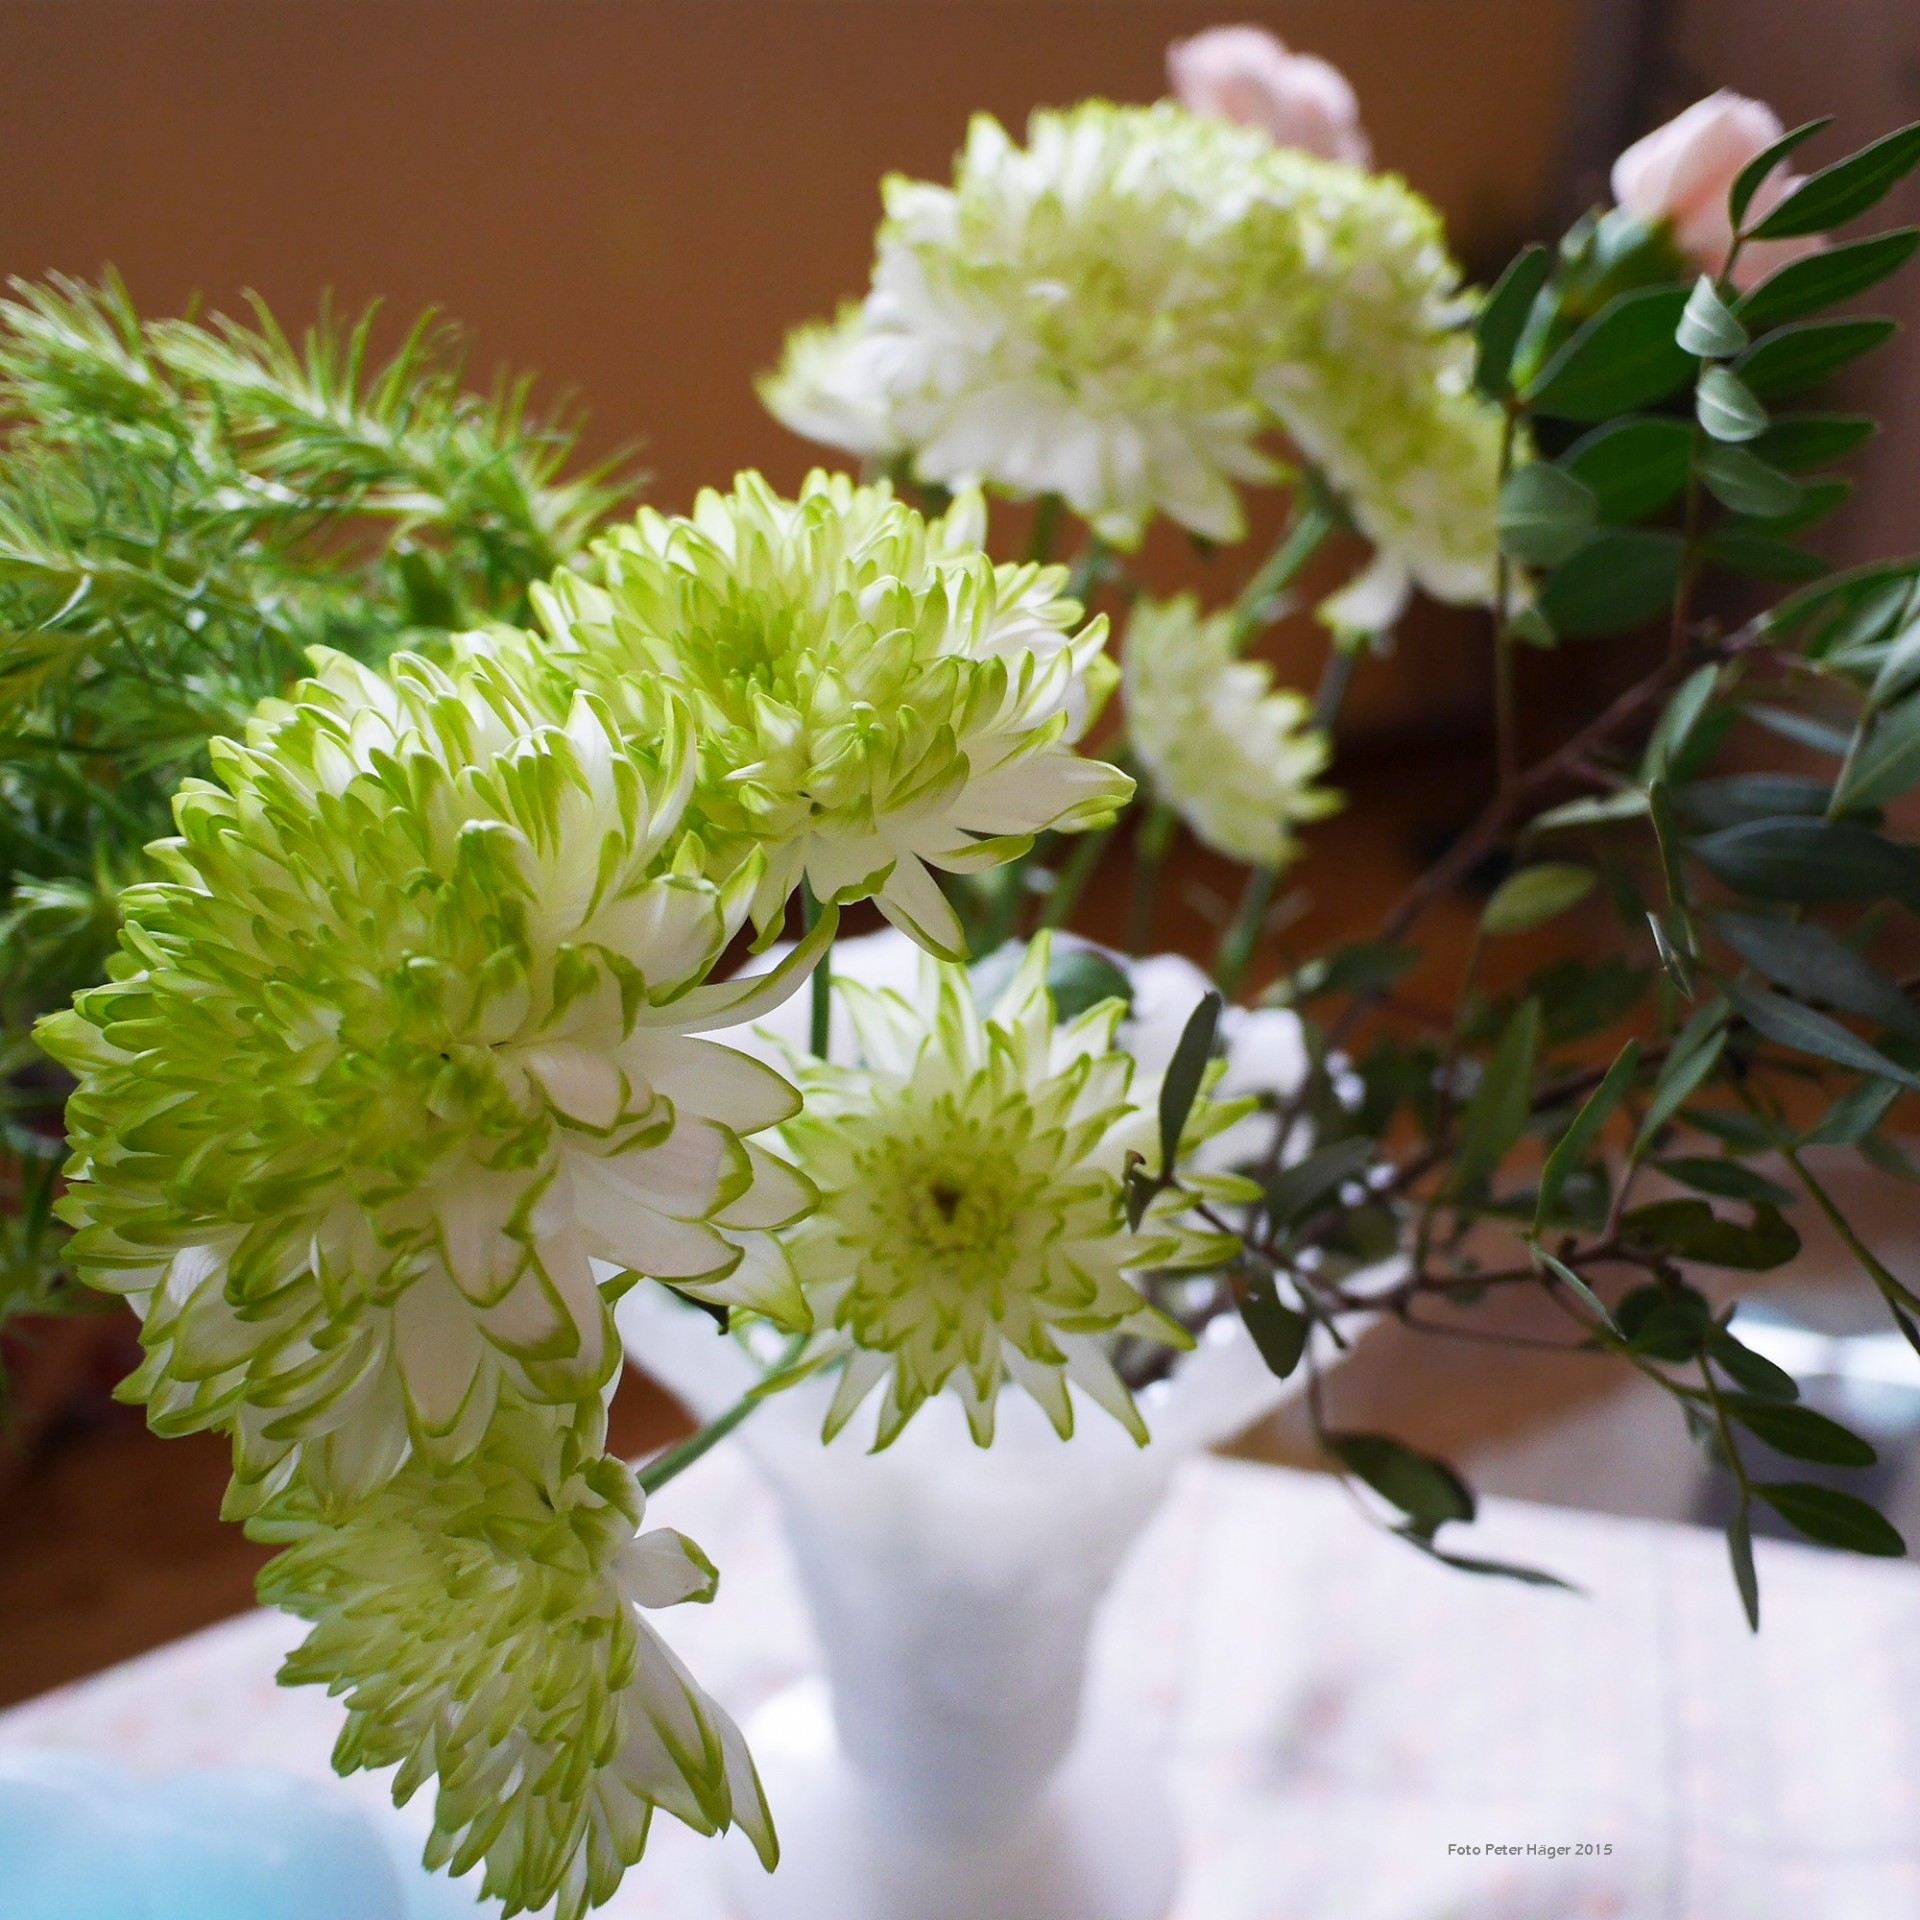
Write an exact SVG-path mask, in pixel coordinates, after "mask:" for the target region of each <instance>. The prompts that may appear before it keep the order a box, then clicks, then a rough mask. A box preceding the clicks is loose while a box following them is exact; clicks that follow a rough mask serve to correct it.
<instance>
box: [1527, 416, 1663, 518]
mask: <svg viewBox="0 0 1920 1920" xmlns="http://www.w3.org/2000/svg"><path fill="white" fill-rule="evenodd" d="M1692 462H1693V429H1692V428H1691V427H1690V426H1689V425H1688V424H1687V423H1686V421H1684V420H1674V419H1671V418H1669V417H1668V416H1666V415H1664V414H1642V415H1640V416H1639V417H1638V418H1635V419H1630V420H1609V421H1607V422H1605V423H1604V424H1603V425H1601V426H1597V427H1595V428H1594V429H1593V431H1592V432H1591V433H1587V434H1583V435H1582V436H1581V437H1580V438H1579V439H1578V440H1576V441H1575V442H1574V443H1573V445H1572V446H1570V447H1569V448H1568V449H1567V450H1566V452H1565V453H1563V454H1562V455H1561V456H1560V465H1561V466H1563V467H1564V468H1566V470H1567V471H1568V472H1569V473H1571V474H1572V475H1574V477H1575V478H1576V479H1579V480H1582V481H1584V482H1585V483H1586V485H1587V486H1589V487H1590V488H1592V490H1593V494H1594V497H1595V499H1596V500H1598V502H1599V504H1600V517H1601V518H1602V519H1603V520H1608V521H1613V522H1616V523H1617V522H1621V521H1627V520H1639V519H1642V518H1644V517H1645V516H1646V515H1647V514H1649V513H1652V512H1654V511H1655V510H1656V509H1658V508H1660V507H1664V506H1665V505H1666V504H1667V502H1668V501H1669V500H1671V499H1673V498H1674V497H1675V496H1676V495H1677V494H1678V493H1679V492H1680V491H1681V489H1682V488H1684V487H1685V486H1686V484H1687V474H1688V472H1689V470H1690V469H1691V466H1692Z"/></svg>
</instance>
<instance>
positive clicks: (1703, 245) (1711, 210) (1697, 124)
mask: <svg viewBox="0 0 1920 1920" xmlns="http://www.w3.org/2000/svg"><path fill="white" fill-rule="evenodd" d="M1782 131H1783V129H1782V127H1781V125H1780V116H1779V115H1778V114H1777V113H1775V112H1774V110H1773V109H1772V108H1771V107H1769V106H1767V105H1765V104H1764V103H1763V102H1761V101H1759V100H1749V99H1747V98H1746V97H1745V96H1744V95H1742V94H1738V93H1728V92H1726V91H1725V90H1724V89H1723V90H1722V91H1721V92H1719V93H1713V94H1709V95H1708V96H1707V98H1706V99H1704V100H1696V101H1695V102H1694V104H1693V105H1692V106H1690V107H1689V108H1688V109H1687V110H1686V112H1685V113H1682V114H1679V115H1677V116H1676V117H1675V118H1674V119H1672V120H1669V121H1668V122H1667V124H1666V125H1665V126H1664V127H1655V128H1654V130H1653V131H1652V132H1651V133H1650V134H1648V135H1647V136H1646V137H1645V138H1644V139H1642V140H1636V141H1635V142H1634V143H1633V145H1632V146H1630V147H1629V148H1628V149H1627V150H1626V152H1625V153H1623V154H1622V155H1621V156H1620V157H1619V159H1617V160H1616V161H1615V162H1614V163H1613V197H1614V199H1615V200H1617V201H1618V202H1619V203H1620V205H1621V206H1622V207H1624V208H1625V209H1626V210H1627V212H1629V213H1630V214H1633V215H1634V216H1635V217H1636V218H1637V219H1640V220H1644V221H1645V222H1646V223H1647V224H1648V225H1649V226H1655V225H1658V224H1659V223H1660V222H1662V221H1666V222H1669V223H1670V224H1671V225H1672V228H1673V239H1674V244H1675V245H1676V246H1677V247H1678V248H1679V249H1680V251H1681V252H1682V253H1683V254H1684V255H1685V256H1686V257H1687V259H1688V260H1690V261H1691V262H1692V263H1693V264H1694V265H1695V266H1696V267H1698V268H1699V269H1700V271H1701V272H1702V273H1719V272H1721V271H1722V270H1723V269H1724V268H1725V266H1726V264H1727V255H1728V253H1730V252H1731V251H1732V248H1733V223H1732V221H1731V219H1730V218H1729V216H1728V212H1727V195H1728V193H1729V192H1731V190H1732V188H1733V183H1734V181H1735V180H1737V179H1738V178H1739V177H1740V170H1741V169H1742V168H1743V167H1744V166H1745V165H1746V164H1747V162H1748V161H1749V160H1752V159H1755V158H1757V157H1758V156H1759V155H1760V154H1762V153H1764V152H1765V151H1766V150H1767V148H1769V147H1770V146H1772V145H1773V143H1774V142H1775V141H1776V140H1778V139H1779V138H1780V135H1781V133H1782ZM1800 180H1801V176H1800V175H1799V174H1797V173H1789V172H1787V171H1786V170H1785V168H1783V167H1776V168H1775V169H1774V171H1773V172H1772V173H1771V174H1769V175H1768V176H1767V178H1766V179H1765V180H1764V181H1763V182H1762V183H1761V186H1760V190H1759V192H1758V193H1756V194H1755V195H1754V196H1753V204H1752V205H1751V206H1750V207H1749V208H1748V210H1747V218H1746V223H1747V224H1748V225H1749V226H1750V225H1752V224H1753V223H1754V222H1755V221H1757V220H1758V219H1759V218H1760V217H1761V216H1762V215H1763V214H1766V213H1768V212H1770V211H1771V210H1772V209H1773V208H1775V207H1777V206H1778V205H1779V204H1780V202H1781V201H1782V200H1784V199H1785V198H1786V197H1787V195H1788V194H1790V193H1791V192H1792V191H1793V190H1794V188H1795V187H1797V186H1798V185H1799V184H1800ZM1823 245H1825V242H1824V241H1822V240H1821V239H1820V238H1819V236H1818V235H1815V234H1808V235H1806V236H1804V237H1802V238H1799V239H1794V240H1749V241H1748V242H1747V244H1746V245H1745V246H1744V247H1742V248H1741V249H1740V257H1739V259H1738V260H1736V261H1735V262H1734V267H1733V280H1734V284H1735V286H1737V287H1740V288H1743V289H1744V288H1747V287H1752V286H1756V285H1758V284H1759V282H1760V281H1762V280H1764V279H1765V278H1766V277H1767V275H1768V274H1770V273H1771V272H1772V271H1773V270H1774V268H1776V267H1780V266H1784V265H1785V264H1786V263H1787V262H1788V261H1789V260H1798V259H1801V258H1802V257H1803V256H1805V255H1807V254H1809V253H1818V252H1819V250H1820V248H1821V247H1822V246H1823Z"/></svg>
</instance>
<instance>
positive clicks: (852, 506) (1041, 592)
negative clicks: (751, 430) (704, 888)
mask: <svg viewBox="0 0 1920 1920" xmlns="http://www.w3.org/2000/svg"><path fill="white" fill-rule="evenodd" d="M984 535H985V510H984V507H983V506H982V503H981V501H980V499H979V496H978V495H969V496H966V497H963V498H962V499H961V500H959V501H958V502H956V503H955V505H954V507H953V508H952V510H951V511H950V512H949V513H947V514H946V515H945V516H944V517H942V518H939V519H934V520H928V519H925V518H923V517H922V516H921V515H920V514H918V513H916V512H914V510H913V509H912V508H911V507H908V506H906V505H905V504H903V503H902V502H901V501H898V500H896V499H895V498H894V497H893V494H892V490H891V489H890V488H888V487H886V486H884V485H883V486H877V487H857V486H855V485H854V484H853V483H852V482H851V481H849V480H847V479H846V478H845V477H844V476H839V475H835V476H828V475H825V474H820V473H815V474H812V475H810V476H809V477H808V480H807V482H806V484H805V486H804V487H803V488H802V489H801V493H800V497H799V499H798V500H783V499H781V498H780V497H779V496H778V495H776V494H775V493H774V492H773V491H772V489H771V488H769V487H768V486H767V484H766V482H765V481H763V480H762V479H761V478H760V477H759V476H758V475H757V474H745V475H743V476H742V477H741V478H740V480H739V481H738V482H737V484H736V486H735V488H734V491H733V492H732V493H730V494H726V495H721V494H717V493H711V492H709V493H703V494H702V495H701V496H700V498H699V501H698V503H697V504H696V506H695V508H694V513H693V517H692V518H691V519H668V518H666V517H664V516H662V515H660V514H657V513H653V512H650V511H643V512H642V513H641V514H640V515H639V517H638V518H637V519H636V520H635V521H634V522H633V524H632V525H631V526H624V527H620V528H616V529H615V530H614V531H613V532H612V533H611V534H609V535H608V536H607V537H606V538H605V539H604V540H602V541H601V542H599V543H598V545H597V546H596V547H595V548H594V550H593V552H594V559H595V562H596V564H597V567H598V570H599V576H600V577H599V582H598V583H597V584H596V583H594V582H590V581H588V580H583V579H581V578H579V577H578V576H576V575H572V574H562V575H560V576H559V577H558V578H557V579H556V580H555V581H554V583H553V585H552V587H551V589H550V590H548V591H547V592H546V593H545V595H544V596H543V598H542V601H541V613H542V618H543V620H544V621H545V624H546V626H547V629H548V633H549V635H550V638H551V645H550V647H548V648H545V649H542V650H540V652H539V653H538V654H537V655H534V654H529V655H528V656H527V657H528V658H529V660H533V661H536V662H538V663H540V665H541V667H542V670H546V669H548V668H550V670H552V671H554V672H557V673H560V674H563V675H565V676H567V677H568V678H569V679H570V680H571V681H573V682H575V683H577V684H579V685H582V686H586V687H590V688H592V689H594V690H595V691H597V692H599V693H602V694H603V695H604V697H605V698H606V700H607V702H608V703H609V705H610V707H611V708H613V710H615V711H616V712H618V713H620V714H621V715H622V717H623V719H627V720H630V721H631V723H632V724H634V725H635V726H637V727H638V728H639V729H640V730H641V732H642V733H643V734H645V733H648V732H651V731H656V730H657V729H658V728H659V726H661V725H663V724H665V716H666V715H667V714H669V713H671V712H672V711H673V710H674V709H675V708H676V707H677V706H678V705H679V704H680V703H681V702H684V703H685V705H686V706H687V707H688V708H689V709H690V710H691V712H692V714H693V716H694V720H695V723H696V726H697V729H698V738H699V777H698V781H697V784H696V786H695V788H694V790H693V795H692V808H691V812H690V818H691V819H693V820H694V821H696V822H697V831H698V833H699V834H700V835H701V836H702V837H703V838H704V840H705V842H706V843H707V845H708V846H709V847H710V849H711V850H712V852H713V855H714V857H715V858H716V859H731V858H751V860H752V861H754V862H757V863H758V864H755V865H754V866H753V868H752V875H751V878H750V880H741V879H736V881H735V882H733V883H731V884H736V885H744V886H746V888H747V891H748V892H750V894H751V897H752V912H753V918H754V922H755V924H756V925H757V926H758V927H759V928H760V930H761V932H762V934H763V936H765V937H768V938H771V937H772V935H773V934H774V933H775V932H776V931H777V930H778V927H779V924H780V920H781V916H782V911H783V909H784V908H785V906H786V903H787V901H788V899H789V898H790V897H791V895H792V894H793V892H794V891H795V889H796V888H798V887H799V885H800V883H801V881H802V879H804V880H805V881H806V882H807V884H808V885H809V886H810V887H811V889H812V891H813V893H814V895H815V897H816V898H818V899H820V900H824V901H829V902H835V903H841V904H844V903H847V902H851V901H855V900H863V899H867V898H869V897H870V898H872V899H873V900H874V901H875V903H876V904H877V905H878V906H879V908H880V910H881V912H882V913H884V914H885V915H886V916H887V918H888V919H889V920H890V921H892V923H893V924H894V925H895V926H897V927H900V928H901V929H903V930H904V931H905V932H907V933H909V934H911V935H912V936H913V938H914V939H916V940H917V941H919V942H920V943H921V944H922V945H923V946H925V947H928V948H929V949H931V950H932V951H933V952H935V953H939V954H943V955H946V956H949V957H957V956H958V955H959V954H960V953H961V952H962V951H963V950H964V940H963V936H962V933H961V928H960V923H959V920H958V919H957V917H956V916H955V914H954V912H953V909H952V908H951V907H950V906H949V905H948V903H947V900H946V898H945V896H944V895H943V894H942V893H941V891H940V888H939V885H938V883H937V882H936V881H935V880H934V878H933V875H932V874H931V873H930V872H929V870H928V869H929V868H935V867H937V868H942V869H944V870H946V871H948V872H953V873H968V872H977V871H979V870H981V869H983V868H987V867H992V866H997V865H999V864H1001V863H1002V862H1004V861H1007V860H1010V859H1013V858H1015V857H1017V856H1018V855H1019V854H1021V853H1023V852H1025V851H1026V849H1027V848H1028V847H1029V846H1030V845H1031V844H1032V839H1033V836H1034V835H1035V834H1036V833H1039V832H1041V831H1043V830H1049V829H1050V830H1052V831H1054V832H1074V831H1077V830H1079V829H1081V828H1086V827H1093V826H1099V825H1102V824H1104V823H1105V822H1106V821H1107V820H1109V819H1111V818H1112V816H1113V814H1114V811H1115V809H1116V808H1117V807H1119V806H1120V805H1122V804H1123V803H1124V802H1125V801H1126V800H1127V798H1128V797H1129V795H1130V794H1131V793H1132V791H1133V783H1132V781H1131V780H1129V779H1128V778H1127V776H1126V775H1125V774H1123V773H1121V772H1119V771H1118V770H1117V769H1116V768H1113V767H1109V766H1106V765H1103V764H1102V763H1101V762H1099V761H1096V760H1087V759H1083V758H1082V757H1081V756H1080V755H1079V754H1077V753H1076V752H1075V751H1074V748H1073V743H1074V742H1075V741H1076V740H1077V739H1079V738H1080V737H1081V735H1082V734H1083V733H1084V732H1085V730H1086V728H1087V726H1088V724H1089V723H1090V721H1091V720H1092V718H1093V716H1094V714H1095V713H1096V712H1097V710H1098V708H1099V706H1100V704H1101V702H1102V701H1103V700H1104V699H1105V697H1106V695H1107V693H1108V692H1109V691H1110V689H1111V687H1112V685H1113V683H1114V681H1115V679H1116V678H1117V677H1118V676H1117V673H1116V670H1115V669H1114V667H1113V666H1112V664H1111V662H1109V661H1108V660H1107V659H1106V658H1105V656H1104V654H1103V652H1102V648H1103V646H1104V645H1105V641H1106V621H1105V620H1104V618H1100V619H1095V620H1093V621H1091V622H1089V623H1087V624H1086V625H1085V626H1084V627H1079V630H1078V631H1077V632H1076V631H1075V628H1076V627H1077V626H1079V622H1080V619H1081V612H1082V609H1081V607H1080V603H1079V602H1078V601H1075V600H1070V599H1067V598H1065V597H1064V595H1063V591H1062V589H1063V588H1064V586H1065V584H1066V570H1065V569H1064V568H1061V567H1037V566H995V565H994V563H993V562H992V561H991V560H990V559H988V558H987V556H986V555H985V554H984V553H982V552H981V551H980V542H981V540H982V539H983V538H984Z"/></svg>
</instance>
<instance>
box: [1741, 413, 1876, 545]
mask: <svg viewBox="0 0 1920 1920" xmlns="http://www.w3.org/2000/svg"><path fill="white" fill-rule="evenodd" d="M1761 437H1762V438H1763V439H1764V438H1765V436H1764V435H1762V436H1761ZM1852 497H1853V482H1852V480H1851V479H1849V478H1848V477H1847V476H1846V475H1845V474H1838V473H1835V474H1827V475H1824V476H1821V477H1816V478H1815V479H1812V480H1807V481H1804V482H1802V483H1800V498H1799V499H1798V500H1797V501H1796V502H1795V503H1794V504H1793V505H1792V506H1791V507H1788V508H1787V509H1786V510H1785V511H1784V512H1781V513H1772V514H1766V515H1764V516H1763V515H1746V514H1743V515H1741V516H1739V517H1738V518H1737V519H1736V518H1731V517H1730V518H1729V519H1728V520H1726V521H1725V522H1724V523H1723V524H1724V527H1725V529H1726V530H1727V531H1733V530H1735V529H1738V530H1740V531H1742V532H1752V533H1760V534H1780V535H1785V534H1793V533H1799V532H1800V531H1801V530H1802V529H1803V528H1806V527H1811V526H1814V525H1816V524H1817V523H1818V522H1820V521H1822V520H1824V519H1826V518H1827V516H1828V515H1829V514H1833V513H1837V512H1839V510H1840V509H1841V508H1842V507H1844V506H1845V505H1846V504H1847V502H1848V501H1849V500H1850V499H1852ZM1815 558H1817V556H1814V555H1800V556H1798V557H1797V558H1796V559H1795V561H1794V566H1795V568H1796V570H1797V572H1798V574H1799V575H1800V577H1802V578H1805V579H1813V578H1816V577H1817V576H1816V575H1815V574H1814V573H1813V572H1812V567H1813V563H1814V560H1815ZM1820 566H1821V571H1822V573H1831V572H1832V571H1833V568H1832V564H1831V563H1830V562H1827V561H1821V563H1820ZM1786 577H1791V576H1786Z"/></svg>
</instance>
